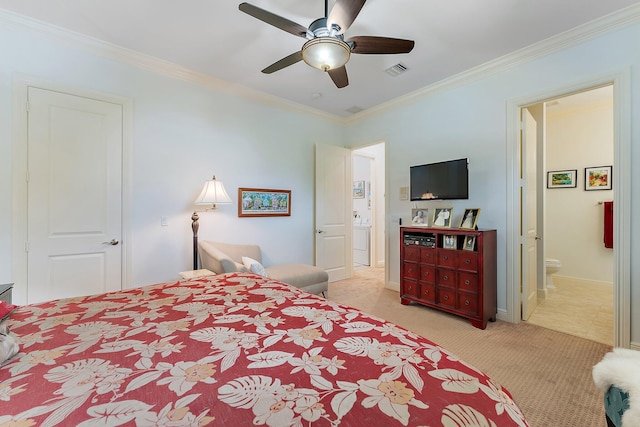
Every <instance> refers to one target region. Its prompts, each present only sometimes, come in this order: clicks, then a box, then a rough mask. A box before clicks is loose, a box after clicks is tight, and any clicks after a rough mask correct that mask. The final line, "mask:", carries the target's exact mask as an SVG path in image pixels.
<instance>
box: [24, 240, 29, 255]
mask: <svg viewBox="0 0 640 427" xmlns="http://www.w3.org/2000/svg"><path fill="white" fill-rule="evenodd" d="M24 251H25V252H27V253H28V252H29V242H24Z"/></svg>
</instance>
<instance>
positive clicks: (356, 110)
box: [345, 105, 364, 114]
mask: <svg viewBox="0 0 640 427" xmlns="http://www.w3.org/2000/svg"><path fill="white" fill-rule="evenodd" d="M345 111H346V112H348V113H351V114H356V113H359V112H360V111H364V108H360V107H358V106H357V105H354V106H353V107H351V108H347V109H346V110H345Z"/></svg>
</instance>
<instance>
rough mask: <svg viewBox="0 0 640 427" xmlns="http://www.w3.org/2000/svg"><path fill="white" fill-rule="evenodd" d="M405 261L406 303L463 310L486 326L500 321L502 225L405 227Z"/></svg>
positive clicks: (402, 238)
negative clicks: (498, 237)
mask: <svg viewBox="0 0 640 427" xmlns="http://www.w3.org/2000/svg"><path fill="white" fill-rule="evenodd" d="M445 241H446V242H448V247H445V246H447V244H445ZM400 264H401V271H402V277H401V278H400V301H401V302H402V304H409V303H410V302H416V303H419V304H423V305H426V306H429V307H434V308H437V309H440V310H443V311H447V312H449V313H453V314H457V315H459V316H463V317H465V318H467V319H469V320H470V321H471V323H472V324H473V326H475V327H477V328H480V329H484V328H486V326H487V322H488V321H495V320H496V314H497V295H496V230H467V229H447V228H426V227H403V228H401V233H400Z"/></svg>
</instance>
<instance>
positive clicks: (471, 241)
mask: <svg viewBox="0 0 640 427" xmlns="http://www.w3.org/2000/svg"><path fill="white" fill-rule="evenodd" d="M475 246H476V236H471V235H469V234H467V235H466V236H464V244H463V245H462V249H464V250H465V251H472V250H474V249H475Z"/></svg>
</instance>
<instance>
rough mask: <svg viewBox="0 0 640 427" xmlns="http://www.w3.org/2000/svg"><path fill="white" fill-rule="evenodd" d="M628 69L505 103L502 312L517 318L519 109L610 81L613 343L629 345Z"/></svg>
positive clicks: (629, 179) (629, 190)
mask: <svg viewBox="0 0 640 427" xmlns="http://www.w3.org/2000/svg"><path fill="white" fill-rule="evenodd" d="M630 76H631V70H629V69H624V70H621V71H619V72H617V73H613V74H607V75H602V76H598V77H596V78H593V79H591V80H587V81H582V82H579V83H577V84H574V85H571V86H564V87H559V88H556V89H554V90H550V91H548V92H543V93H538V94H535V95H531V96H528V97H524V98H518V99H512V100H509V101H507V121H506V124H507V177H508V179H507V251H506V253H507V313H506V314H505V315H504V316H503V317H502V318H503V320H506V321H509V322H513V323H518V322H520V320H521V315H520V303H521V291H520V283H521V277H522V271H521V267H520V256H519V254H520V252H519V248H520V243H521V236H520V218H521V212H520V186H521V178H520V166H519V165H520V149H519V132H520V110H521V108H523V107H525V106H527V105H532V104H536V103H540V102H544V101H546V100H549V99H553V98H558V97H560V96H565V95H569V94H572V93H577V92H581V91H584V90H588V89H592V88H596V87H599V86H605V85H608V84H613V94H614V106H613V111H614V164H615V165H616V167H615V168H614V170H613V180H614V182H616V185H615V186H614V188H613V191H614V200H615V201H616V209H615V211H614V230H613V232H614V263H615V266H614V283H613V286H614V304H613V305H614V307H613V310H614V311H613V312H614V346H616V347H625V348H628V347H629V346H630V345H631V235H630V233H629V232H628V231H629V230H630V227H631V160H630V159H631V77H630Z"/></svg>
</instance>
